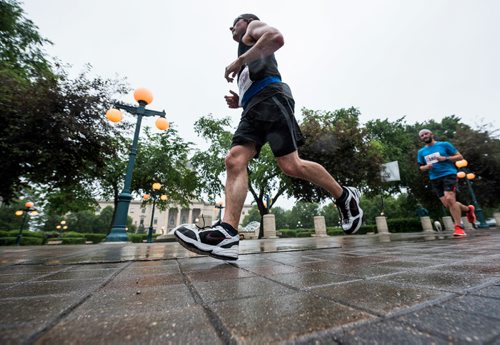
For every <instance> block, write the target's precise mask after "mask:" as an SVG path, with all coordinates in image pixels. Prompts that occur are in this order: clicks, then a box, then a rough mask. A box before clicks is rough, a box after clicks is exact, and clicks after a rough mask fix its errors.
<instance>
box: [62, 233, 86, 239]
mask: <svg viewBox="0 0 500 345" xmlns="http://www.w3.org/2000/svg"><path fill="white" fill-rule="evenodd" d="M62 237H63V238H73V237H74V238H83V239H85V235H84V234H82V233H80V232H76V231H69V232H66V233H64V234H63V235H62Z"/></svg>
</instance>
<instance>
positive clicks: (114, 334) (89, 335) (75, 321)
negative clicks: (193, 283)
mask: <svg viewBox="0 0 500 345" xmlns="http://www.w3.org/2000/svg"><path fill="white" fill-rule="evenodd" d="M193 330H196V331H193ZM181 339H182V341H180V340H181ZM36 343H37V344H50V345H52V344H64V343H71V344H168V343H183V344H222V343H223V342H222V340H221V339H220V337H219V335H218V333H217V331H216V330H215V329H214V328H213V327H212V325H211V323H210V321H209V319H208V318H207V316H206V313H205V311H204V310H203V308H202V307H200V306H189V307H186V308H183V309H170V310H165V311H163V312H161V313H135V312H134V311H133V310H130V313H129V314H128V315H126V316H123V315H111V316H110V315H107V314H106V315H102V316H88V315H79V314H76V315H71V317H70V318H67V319H64V320H62V321H61V322H60V323H58V324H57V325H56V326H55V327H54V328H52V329H51V330H50V331H48V332H47V333H45V334H43V335H42V336H41V337H40V338H39V339H38V340H37V342H36Z"/></svg>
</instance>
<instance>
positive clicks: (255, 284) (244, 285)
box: [193, 277, 295, 303]
mask: <svg viewBox="0 0 500 345" xmlns="http://www.w3.org/2000/svg"><path fill="white" fill-rule="evenodd" d="M193 285H194V287H195V289H196V291H197V292H198V294H199V295H200V297H201V298H202V299H203V301H204V302H205V303H213V302H217V301H224V300H233V299H241V298H248V297H253V296H258V295H261V294H262V293H263V291H265V294H266V295H280V294H289V293H294V292H295V290H293V289H290V288H287V287H286V286H284V285H282V284H278V283H275V282H272V281H270V280H269V279H265V278H261V277H249V278H241V279H237V280H222V281H211V282H193Z"/></svg>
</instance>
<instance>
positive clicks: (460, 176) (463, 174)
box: [457, 171, 465, 178]
mask: <svg viewBox="0 0 500 345" xmlns="http://www.w3.org/2000/svg"><path fill="white" fill-rule="evenodd" d="M457 177H458V178H464V177H465V172H463V171H459V172H457Z"/></svg>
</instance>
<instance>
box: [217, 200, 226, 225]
mask: <svg viewBox="0 0 500 345" xmlns="http://www.w3.org/2000/svg"><path fill="white" fill-rule="evenodd" d="M215 208H218V209H219V215H218V218H219V220H220V221H221V222H222V209H223V208H224V202H223V201H222V200H221V201H217V202H216V203H215Z"/></svg>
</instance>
